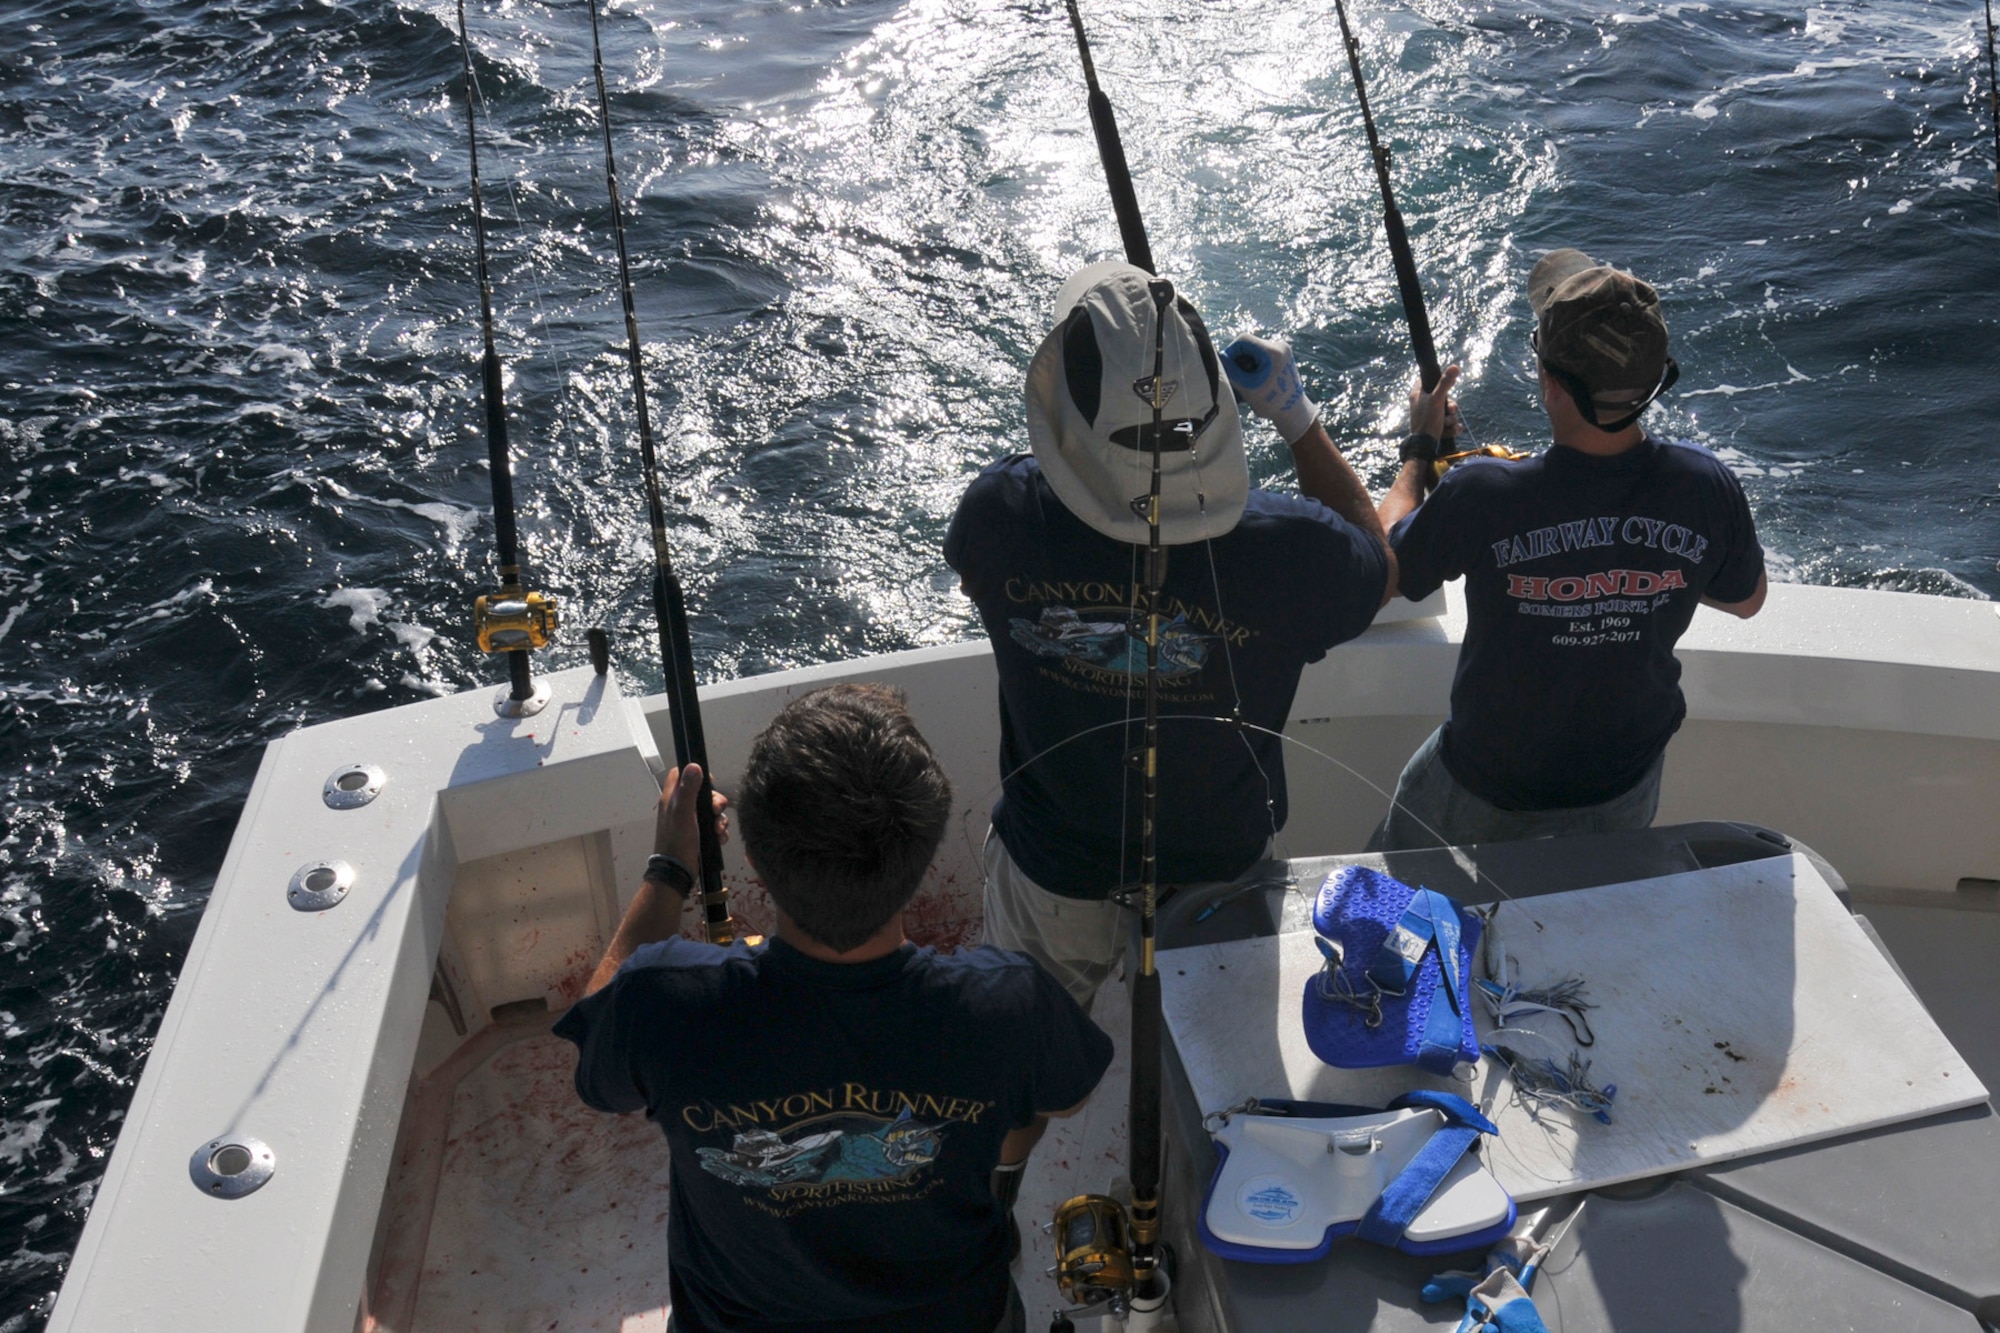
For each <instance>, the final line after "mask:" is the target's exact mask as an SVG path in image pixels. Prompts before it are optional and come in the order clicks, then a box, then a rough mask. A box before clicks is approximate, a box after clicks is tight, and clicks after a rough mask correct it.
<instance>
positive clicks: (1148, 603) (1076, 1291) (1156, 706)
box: [1051, 0, 1174, 1328]
mask: <svg viewBox="0 0 2000 1333" xmlns="http://www.w3.org/2000/svg"><path fill="white" fill-rule="evenodd" d="M1065 3H1066V5H1067V7H1068V10H1069V21H1070V27H1071V29H1072V30H1073V31H1074V32H1075V34H1076V49H1077V54H1078V55H1079V56H1080V57H1081V58H1082V61H1083V78H1084V84H1085V86H1086V87H1087V88H1088V90H1089V106H1090V124H1091V129H1092V131H1093V132H1094V133H1095V135H1096V137H1097V150H1098V157H1099V158H1100V160H1101V161H1102V162H1103V164H1104V175H1105V182H1106V184H1107V185H1109V187H1110V190H1111V207H1112V211H1113V212H1114V213H1115V214H1116V215H1117V218H1118V232H1119V236H1120V239H1121V240H1122V241H1123V242H1124V246H1125V258H1126V261H1127V262H1128V263H1131V264H1133V265H1134V266H1136V267H1138V268H1141V269H1144V270H1145V271H1146V272H1147V273H1149V274H1150V273H1152V272H1153V271H1154V269H1153V251H1152V247H1151V245H1149V244H1148V243H1147V240H1146V227H1145V223H1144V222H1143V221H1142V220H1141V219H1140V216H1139V200H1138V196H1137V194H1136V193H1135V192H1134V191H1133V188H1132V172H1131V168H1130V167H1129V165H1128V164H1127V163H1126V160H1125V147H1124V144H1123V142H1122V141H1121V140H1120V138H1119V136H1118V120H1117V117H1116V115H1115V114H1114V113H1113V112H1112V109H1111V99H1110V98H1109V97H1107V96H1106V95H1105V93H1104V90H1103V88H1101V87H1100V86H1099V85H1098V82H1097V67H1096V64H1095V63H1094V62H1093V61H1092V60H1091V57H1090V41H1089V38H1088V37H1087V36H1086V35H1085V33H1084V29H1083V15H1082V14H1081V13H1080V12H1079V11H1078V9H1077V0H1065ZM1148 291H1149V293H1150V294H1151V296H1152V298H1153V312H1154V313H1153V374H1152V378H1151V380H1150V382H1148V381H1141V382H1140V383H1139V384H1138V385H1135V386H1134V387H1135V388H1137V389H1139V390H1140V391H1141V392H1142V393H1143V394H1145V395H1146V396H1147V397H1148V398H1149V399H1150V402H1151V406H1152V410H1153V429H1152V440H1151V448H1150V450H1149V453H1150V455H1151V478H1150V483H1149V487H1148V492H1147V494H1146V495H1144V496H1140V497H1137V498H1135V499H1134V500H1133V502H1132V507H1133V509H1134V510H1135V511H1137V512H1138V513H1140V514H1141V515H1142V516H1143V517H1144V518H1145V520H1146V554H1145V561H1144V571H1145V573H1144V577H1143V579H1142V580H1141V581H1140V588H1139V597H1138V605H1137V607H1136V608H1135V616H1134V620H1135V624H1134V625H1133V626H1131V627H1130V628H1129V629H1128V633H1129V632H1131V631H1132V630H1136V629H1138V628H1139V627H1140V626H1143V627H1144V630H1145V641H1146V684H1145V722H1144V730H1143V732H1142V741H1141V744H1140V746H1139V748H1138V749H1137V750H1136V751H1134V752H1132V754H1131V755H1129V756H1128V762H1130V763H1131V764H1132V765H1133V766H1134V767H1135V768H1137V769H1138V771H1139V774H1140V781H1141V788H1140V791H1141V797H1140V817H1139V829H1140V853H1139V857H1140V860H1139V887H1138V895H1137V903H1136V906H1137V907H1138V909H1139V970H1138V972H1137V973H1136V974H1135V975H1134V976H1133V979H1132V1047H1131V1058H1132V1070H1131V1082H1130V1084H1129V1088H1128V1092H1129V1101H1128V1103H1127V1112H1126V1115H1127V1132H1128V1135H1129V1140H1128V1141H1129V1144H1130V1152H1131V1182H1132V1198H1131V1201H1130V1203H1129V1204H1120V1203H1119V1202H1118V1201H1116V1200H1114V1199H1110V1198H1107V1197H1105V1196H1103V1195H1090V1194H1086V1195H1080V1196H1078V1197H1076V1198H1073V1199H1070V1200H1069V1201H1067V1202H1066V1203H1064V1204H1063V1205H1062V1206H1061V1207H1059V1208H1058V1209H1057V1210H1056V1216H1055V1222H1054V1225H1053V1226H1052V1227H1051V1232H1052V1234H1053V1237H1054V1240H1055V1249H1056V1283H1057V1286H1058V1288H1059V1289H1060V1290H1061V1292H1062V1293H1063V1295H1064V1296H1065V1297H1067V1298H1069V1299H1070V1300H1073V1301H1075V1302H1077V1303H1078V1304H1079V1306H1081V1307H1083V1308H1086V1309H1087V1308H1090V1307H1092V1306H1096V1305H1100V1304H1104V1303H1107V1302H1108V1303H1109V1304H1110V1306H1111V1309H1112V1311H1113V1314H1114V1316H1118V1317H1122V1316H1124V1315H1125V1314H1127V1313H1128V1312H1129V1313H1132V1314H1136V1315H1141V1316H1142V1317H1143V1316H1145V1315H1147V1314H1152V1313H1157V1312H1159V1311H1160V1310H1162V1309H1163V1307H1164V1306H1165V1304H1166V1298H1167V1288H1166V1280H1165V1273H1164V1271H1163V1270H1162V1268H1161V1265H1160V1253H1159V1239H1160V1159H1161V1141H1160V1140H1161V1124H1160V1102H1161V1068H1160V1061H1161V1052H1160V1033H1161V1028H1162V1026H1163V1020H1162V1017H1161V1008H1160V974H1159V969H1158V967H1157V966H1156V964H1155V959H1154V933H1155V926H1156V917H1157V909H1158V905H1159V862H1158V814H1159V771H1160V763H1159V757H1160V745H1159V740H1160V734H1159V733H1160V628H1161V627H1160V597H1161V590H1162V584H1163V583H1164V582H1165V576H1166V552H1165V551H1164V549H1163V548H1162V546H1161V544H1160V453H1161V445H1162V435H1163V430H1164V425H1163V420H1162V418H1163V415H1164V409H1165V407H1166V400H1167V393H1168V392H1169V390H1168V389H1167V388H1166V387H1165V365H1164V356H1165V345H1166V344H1165V338H1166V319H1167V312H1168V310H1169V309H1171V308H1172V306H1173V302H1174V287H1173V284H1172V283H1170V282H1167V281H1164V280H1162V279H1158V278H1155V279H1154V280H1153V281H1152V282H1151V283H1149V284H1148ZM1128 726H1129V719H1128ZM1067 1323H1068V1318H1067V1315H1065V1314H1058V1315H1057V1317H1056V1322H1055V1323H1054V1324H1053V1325H1052V1327H1054V1328H1061V1327H1063V1326H1064V1325H1066V1324H1067Z"/></svg>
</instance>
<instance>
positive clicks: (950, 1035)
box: [555, 939, 1111, 1333]
mask: <svg viewBox="0 0 2000 1333" xmlns="http://www.w3.org/2000/svg"><path fill="white" fill-rule="evenodd" d="M555 1030H556V1035H558V1036H561V1037H567V1038H568V1039H569V1040H571V1041H573V1042H575V1043H576V1044H577V1067H576V1087H577V1092H578V1093H579V1094H580V1095H581V1096H582V1098H583V1100H584V1101H585V1102H586V1103H588V1104H589V1105H591V1106H594V1107H596V1108H597V1109H599V1110H601V1111H637V1110H641V1109H643V1110H644V1111H645V1112H646V1116H647V1118H648V1119H650V1120H652V1121H653V1122H654V1123H656V1124H657V1125H659V1127H660V1129H661V1130H662V1131H663V1132H664V1133H665V1134H666V1137H667V1146H668V1149H669V1151H670V1153H671V1155H672V1159H673V1174H672V1180H673V1187H672V1190H671V1197H670V1199H669V1201H668V1210H669V1216H668V1258H669V1261H670V1265H671V1273H670V1284H671V1289H672V1293H673V1302H674V1312H675V1315H676V1317H677V1318H678V1320H679V1321H680V1325H681V1327H682V1328H683V1329H684V1330H686V1331H687V1333H725V1331H726V1333H771V1331H773V1330H779V1329H786V1330H804V1329H808V1328H809V1329H813V1330H815V1333H822V1331H823V1333H848V1331H849V1330H854V1331H856V1333H859V1330H862V1329H866V1330H867V1331H868V1333H905V1331H907V1333H942V1331H945V1330H971V1331H972V1333H987V1330H989V1329H991V1328H992V1327H993V1325H994V1324H995V1323H997V1322H998V1321H999V1319H1000V1315H1001V1313H1002V1311H1003V1310H1004V1308H1005V1306H1006V1300H1007V1230H1006V1214H1005V1213H1004V1211H1003V1210H1002V1209H1001V1207H1000V1204H999V1203H998V1201H996V1200H995V1199H994V1197H993V1193H992V1184H991V1175H990V1173H991V1171H992V1168H993V1166H994V1164H995V1163H996V1162H998V1161H999V1160H1000V1144H1001V1141H1002V1140H1003V1139H1004V1138H1005V1137H1006V1136H1007V1134H1008V1132H1009V1131H1011V1130H1015V1129H1019V1128H1021V1127H1022V1126H1024V1125H1026V1124H1028V1123H1029V1122H1030V1121H1031V1120H1032V1118H1033V1117H1034V1116H1035V1115H1036V1114H1037V1113H1041V1112H1048V1111H1066V1110H1068V1109H1069V1108H1070V1107H1072V1106H1075V1105H1076V1104H1077V1103H1078V1102H1080V1101H1082V1100H1083V1099H1084V1098H1085V1097H1086V1096H1088V1095H1089V1093H1090V1090H1091V1089H1092V1088H1093V1087H1095V1086H1096V1084H1097V1081H1098V1079H1099V1078H1100V1077H1101V1076H1102V1075H1103V1073H1104V1070H1105V1067H1106V1066H1107V1065H1109V1064H1110V1062H1111V1040H1110V1038H1108V1037H1106V1036H1105V1035H1104V1033H1103V1032H1102V1031H1101V1030H1099V1029H1098V1027H1097V1026H1096V1025H1095V1024H1094V1023H1092V1022H1091V1021H1090V1019H1089V1018H1087V1017H1086V1016H1085V1015H1084V1013H1083V1011H1082V1010H1081V1009H1079V1008H1078V1007H1077V1005H1076V1002H1075V1001H1074V1000H1072V999H1070V997H1069V996H1068V994H1066V993H1065V992H1064V991H1063V989H1062V987H1060V986H1058V985H1057V984H1056V983H1055V981H1053V980H1052V979H1051V978H1050V977H1049V976H1048V974H1047V973H1045V972H1043V971H1042V970H1041V969H1040V968H1038V967H1036V966H1035V965H1034V963H1032V962H1031V961H1029V959H1028V958H1027V957H1026V956H1025V955H1022V954H1015V953H1004V952H1002V951H1000V950H998V949H991V948H980V949H966V950H961V951H960V952H958V953H955V954H939V953H937V952H936V951H934V950H931V949H919V948H917V947H916V946H915V945H911V944H906V945H904V946H903V947H902V948H901V949H899V950H897V951H896V952H895V953H892V954H888V955H886V956H884V957H882V958H877V959H874V960H872V961H870V962H865V963H828V962H822V961H820V960H818V959H814V958H809V957H807V956H806V955H805V954H802V953H800V952H799V951H798V950H796V949H793V948H792V947H791V946H790V945H788V944H786V943H785V942H784V941H783V940H773V941H771V942H770V943H769V944H767V945H763V946H759V947H757V948H750V947H747V946H745V945H741V944H738V945H734V946H732V947H730V948H728V949H720V948H716V947H713V946H711V945H706V944H697V943H694V942H692V941H690V940H683V939H672V940H665V941H662V942H661V943H658V944H650V945H647V946H646V947H644V948H642V949H640V950H638V951H637V952H635V953H634V954H633V955H632V957H631V959H630V960H629V961H627V962H626V964H625V966H624V967H623V968H621V969H620V970H619V972H618V975H617V977H616V978H614V979H613V980H612V982H611V984H610V985H608V986H606V987H605V988H604V989H603V990H600V991H598V992H597V993H596V994H595V995H590V996H587V997H585V998H584V999H583V1000H581V1001H579V1002H578V1003H577V1004H576V1005H575V1006H574V1007H573V1008H571V1009H570V1011H569V1012H568V1013H567V1014H565V1015H563V1017H562V1019H561V1020H560V1021H559V1022H558V1023H557V1024H556V1029H555ZM654 1202H657V1201H642V1200H632V1201H629V1203H628V1206H630V1207H632V1208H633V1210H634V1211H635V1212H636V1213H638V1214H640V1215H641V1216H644V1215H645V1214H646V1209H647V1208H648V1207H650V1206H651V1204H652V1203H654Z"/></svg>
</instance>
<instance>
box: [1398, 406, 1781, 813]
mask: <svg viewBox="0 0 2000 1333" xmlns="http://www.w3.org/2000/svg"><path fill="white" fill-rule="evenodd" d="M1389 540H1390V543H1391V544H1392V545H1393V546H1394V547H1395V549H1396V560H1397V562H1398V565H1399V567H1400V571H1401V579H1402V591H1403V593H1404V595H1405V596H1408V597H1412V598H1417V597H1426V596H1428V595H1430V593H1432V592H1433V591H1435V590H1436V588H1437V587H1438V585H1439V584H1441V583H1443V582H1444V581H1445V580H1446V579H1451V578H1456V577H1458V576H1459V575H1461V574H1463V575H1464V576H1465V601H1466V610H1467V617H1468V619H1467V624H1466V628H1465V643H1464V645H1463V646H1462V647H1461V648H1460V650H1459V654H1458V672H1457V675H1456V676H1454V677H1453V679H1452V685H1451V717H1450V719H1449V720H1448V721H1447V722H1446V723H1445V726H1444V737H1443V745H1442V749H1441V756H1442V758H1443V760H1444V764H1445V767H1446V768H1447V769H1449V770H1450V772H1451V775H1452V776H1453V777H1454V778H1456V779H1457V780H1458V781H1459V783H1460V784H1461V785H1463V786H1464V787H1466V788H1467V789H1468V790H1470V791H1471V792H1472V793H1473V794H1474V795H1476V796H1479V797H1481V798H1482V799H1484V800H1486V801H1489V802H1491V803H1492V804H1494V805H1496V806H1499V807H1500V808H1501V809H1503V810H1561V809H1568V808H1570V807H1573V806H1581V805H1597V804H1600V803H1602V802H1604V801H1608V800H1611V799H1612V798H1613V797H1616V796H1620V795H1622V794H1624V793H1625V792H1627V791H1630V790H1631V789H1632V786H1633V785H1634V784H1635V783H1637V782H1638V781H1639V779H1640V778H1642V777H1644V776H1645V773H1646V770H1647V769H1648V768H1649V767H1651V766H1652V763H1653V761H1654V760H1655V759H1657V758H1658V757H1659V755H1660V752H1661V751H1662V750H1664V749H1666V747H1667V742H1668V741H1669V740H1670V739H1672V737H1673V734H1674V732H1675V731H1676V730H1677V729H1678V728H1679V727H1680V724H1681V719H1682V718H1683V717H1684V716H1686V714H1687V703H1686V701H1685V700H1683V699H1682V697H1681V689H1680V679H1681V664H1680V662H1679V661H1678V660H1677V659H1676V658H1675V657H1674V644H1675V642H1676V641H1678V640H1679V638H1680V637H1681V635H1682V634H1683V633H1684V632H1685V631H1686V630H1687V627H1688V622H1689V621H1690V620H1692V619H1693V618H1694V610H1695V606H1696V605H1697V603H1698V602H1699V601H1700V600H1701V598H1702V597H1703V596H1704V595H1706V596H1709V597H1712V598H1714V599H1715V600H1716V601H1718V602H1740V601H1743V600H1744V599H1745V598H1747V597H1749V596H1750V595H1751V594H1752V593H1754V592H1756V591H1757V581H1758V579H1759V578H1760V577H1761V576H1762V575H1763V572H1764V549H1763V547H1761V546H1759V545H1758V544H1757V532H1756V528H1755V526H1754V525H1753V524H1752V522H1751V519H1750V506H1749V504H1748V503H1747V502H1746V501H1745V500H1744V498H1743V488H1742V487H1741V486H1740V485H1738V484H1737V481H1736V477H1735V475H1734V474H1733V473H1731V472H1730V471H1729V469H1728V468H1726V467H1724V466H1723V465H1722V463H1721V462H1720V461H1719V460H1718V459H1717V458H1716V457H1715V455H1713V454H1711V453H1709V452H1708V451H1707V450H1706V449H1700V448H1696V447H1694V446H1692V445H1685V444H1663V443H1660V442H1659V441H1656V440H1651V439H1647V440H1643V441H1641V442H1640V443H1639V444H1637V445H1635V446H1634V447H1633V448H1631V449H1628V450H1627V451H1625V452H1624V453H1622V454H1618V455H1615V456H1613V457H1610V458H1598V457H1593V456H1592V455H1589V454H1585V453H1580V452H1578V451H1577V450H1575V449H1569V448H1565V447H1563V446H1561V445H1557V446H1554V447H1552V448H1551V449H1549V450H1548V451H1547V452H1546V453H1543V454H1541V455H1539V456H1537V457H1535V458H1531V459H1526V460H1523V461H1521V462H1506V461H1503V460H1499V459H1486V458H1474V459H1469V460H1467V461H1466V462H1463V463H1460V464H1459V465H1458V466H1457V467H1455V468H1453V469H1452V470H1451V471H1450V472H1448V473H1446V474H1445V478H1444V481H1443V482H1442V483H1441V484H1440V485H1439V486H1438V488H1437V491H1436V493H1435V494H1433V495H1432V496H1431V498H1430V499H1428V500H1426V501H1425V502H1424V503H1423V505H1422V507H1420V508H1419V509H1418V510H1417V511H1416V512H1415V513H1414V514H1411V515H1410V516H1409V517H1408V518H1406V519H1404V520H1403V521H1402V522H1401V523H1398V524H1397V525H1396V527H1395V530H1394V531H1393V532H1391V533H1390V534H1389Z"/></svg>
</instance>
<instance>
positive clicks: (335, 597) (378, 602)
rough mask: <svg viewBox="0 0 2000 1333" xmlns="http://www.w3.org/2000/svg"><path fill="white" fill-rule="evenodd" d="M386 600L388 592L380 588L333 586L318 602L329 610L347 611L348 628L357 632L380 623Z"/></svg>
mask: <svg viewBox="0 0 2000 1333" xmlns="http://www.w3.org/2000/svg"><path fill="white" fill-rule="evenodd" d="M388 600H389V594H388V592H387V591H386V590H384V589H381V588H335V589H334V590H333V591H332V592H330V593H328V594H327V595H326V596H324V597H322V598H320V601H319V604H320V605H321V606H324V607H326V608H327V609H329V610H341V611H345V612H347V624H348V626H349V628H351V629H352V630H353V631H354V632H355V633H357V634H359V633H361V632H362V631H363V630H365V629H367V628H368V627H369V626H370V625H379V624H381V623H382V607H383V606H384V605H385V604H386V603H387V602H388Z"/></svg>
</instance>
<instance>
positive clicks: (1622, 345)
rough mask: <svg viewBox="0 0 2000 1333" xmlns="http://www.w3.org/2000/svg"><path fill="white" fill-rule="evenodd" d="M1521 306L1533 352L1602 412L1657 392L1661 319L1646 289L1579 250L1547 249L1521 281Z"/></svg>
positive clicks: (1663, 347) (1662, 367) (1663, 352)
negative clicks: (1531, 330) (1531, 331)
mask: <svg viewBox="0 0 2000 1333" xmlns="http://www.w3.org/2000/svg"><path fill="white" fill-rule="evenodd" d="M1528 304H1529V306H1531V307H1532V308H1533V309H1534V312H1535V350H1536V352H1537V353H1538V354H1539V355H1540V356H1541V358H1542V360H1543V361H1545V362H1547V363H1548V364H1549V365H1550V366H1552V367H1554V368H1555V369H1557V370H1560V371H1565V372H1567V373H1568V374H1570V375H1572V376H1574V377H1575V378H1577V379H1579V380H1581V381H1582V382H1583V383H1584V385H1585V386H1586V387H1588V388H1589V390H1590V396H1591V397H1592V398H1593V399H1595V400H1596V401H1597V402H1598V403H1599V404H1600V405H1601V406H1602V407H1607V408H1616V407H1618V406H1619V405H1621V404H1631V403H1638V402H1640V401H1641V400H1644V399H1648V398H1650V397H1651V396H1652V395H1653V393H1654V392H1655V391H1656V390H1657V389H1659V388H1660V387H1661V383H1660V381H1661V378H1662V377H1663V376H1664V375H1665V373H1666V368H1667V321H1666V320H1665V319H1664V318H1662V317H1661V315H1660V294H1659V293H1658V292H1656V291H1654V290H1653V287H1652V284H1650V283H1648V282H1644V281H1642V280H1640V279H1638V278H1635V277H1633V276H1632V275H1631V274H1630V273H1626V272H1624V271H1622V270H1620V269H1615V268H1612V267H1611V266H1610V265H1609V264H1601V263H1599V262H1598V261H1597V260H1595V259H1592V258H1591V257H1590V256H1589V255H1587V254H1585V253H1583V251H1581V250H1552V251H1550V252H1549V253H1548V254H1546V255H1543V256H1542V259H1541V262H1539V263H1537V264H1536V265H1535V270H1534V272H1532V273H1530V274H1529V275H1528Z"/></svg>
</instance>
